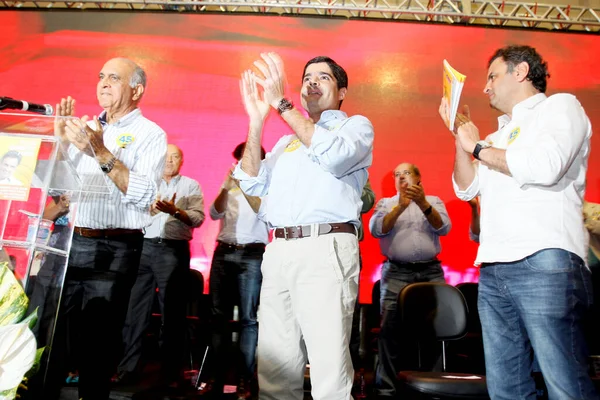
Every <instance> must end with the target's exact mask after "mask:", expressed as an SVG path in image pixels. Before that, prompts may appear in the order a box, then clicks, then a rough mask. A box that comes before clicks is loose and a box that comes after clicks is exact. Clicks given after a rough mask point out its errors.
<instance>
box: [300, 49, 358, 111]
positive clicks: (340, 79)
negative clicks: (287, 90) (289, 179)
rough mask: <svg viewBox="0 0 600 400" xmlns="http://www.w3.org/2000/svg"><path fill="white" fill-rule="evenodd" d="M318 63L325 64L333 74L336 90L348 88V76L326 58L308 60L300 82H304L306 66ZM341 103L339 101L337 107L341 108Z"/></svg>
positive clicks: (340, 67)
mask: <svg viewBox="0 0 600 400" xmlns="http://www.w3.org/2000/svg"><path fill="white" fill-rule="evenodd" d="M318 63H326V64H327V65H328V66H329V69H331V72H332V73H333V77H334V78H335V80H336V81H337V87H338V89H342V88H346V89H347V88H348V74H347V73H346V71H345V70H344V68H342V66H341V65H339V64H338V63H336V62H335V61H333V60H332V59H331V58H329V57H327V56H318V57H315V58H313V59H311V60H308V62H307V63H306V65H305V66H304V71H302V78H301V79H302V81H304V75H305V74H306V68H308V66H309V65H311V64H318ZM342 101H343V100H340V104H339V105H338V107H341V106H342Z"/></svg>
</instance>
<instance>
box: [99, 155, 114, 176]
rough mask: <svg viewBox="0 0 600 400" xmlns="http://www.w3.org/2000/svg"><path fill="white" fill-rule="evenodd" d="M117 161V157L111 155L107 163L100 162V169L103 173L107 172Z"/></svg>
mask: <svg viewBox="0 0 600 400" xmlns="http://www.w3.org/2000/svg"><path fill="white" fill-rule="evenodd" d="M116 162H117V157H115V156H112V158H111V159H110V160H108V162H107V163H104V164H100V169H101V170H102V172H104V173H105V174H108V173H109V172H110V171H112V169H113V167H114V166H115V163H116Z"/></svg>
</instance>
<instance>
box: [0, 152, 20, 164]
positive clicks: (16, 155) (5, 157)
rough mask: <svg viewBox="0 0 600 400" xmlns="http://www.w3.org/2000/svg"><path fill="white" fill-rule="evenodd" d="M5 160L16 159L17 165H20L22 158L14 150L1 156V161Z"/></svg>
mask: <svg viewBox="0 0 600 400" xmlns="http://www.w3.org/2000/svg"><path fill="white" fill-rule="evenodd" d="M7 158H16V159H17V161H18V162H19V164H21V159H22V158H23V156H22V155H21V153H19V152H18V151H16V150H9V151H7V152H6V153H4V155H3V156H2V161H4V160H5V159H7Z"/></svg>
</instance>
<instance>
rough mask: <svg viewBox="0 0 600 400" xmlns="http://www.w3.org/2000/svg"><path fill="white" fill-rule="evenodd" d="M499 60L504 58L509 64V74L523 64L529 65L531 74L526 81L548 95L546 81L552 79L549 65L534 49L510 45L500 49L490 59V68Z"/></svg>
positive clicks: (528, 74)
mask: <svg viewBox="0 0 600 400" xmlns="http://www.w3.org/2000/svg"><path fill="white" fill-rule="evenodd" d="M497 58H502V60H503V61H504V62H505V63H506V64H507V66H508V72H513V70H514V69H515V67H516V66H517V65H519V64H520V63H522V62H526V63H527V64H529V72H528V73H527V76H526V79H527V80H528V81H530V82H531V84H532V85H533V87H534V88H536V90H537V91H538V92H540V93H546V85H547V82H546V80H547V79H548V78H550V74H549V73H548V63H547V62H546V61H544V60H543V59H542V56H541V55H540V54H539V53H538V52H537V51H536V50H535V49H534V48H533V47H531V46H521V45H510V46H506V47H503V48H501V49H498V50H496V52H495V53H494V55H493V56H492V57H490V60H489V61H488V68H489V67H490V65H492V63H493V62H494V60H496V59H497Z"/></svg>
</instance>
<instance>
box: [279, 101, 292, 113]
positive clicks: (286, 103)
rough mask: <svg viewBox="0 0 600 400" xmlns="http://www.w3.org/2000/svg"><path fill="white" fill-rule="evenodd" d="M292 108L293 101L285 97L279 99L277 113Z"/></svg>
mask: <svg viewBox="0 0 600 400" xmlns="http://www.w3.org/2000/svg"><path fill="white" fill-rule="evenodd" d="M292 108H294V103H292V102H291V101H289V100H288V99H286V98H285V97H284V98H283V99H281V100H279V104H277V112H278V113H279V115H281V114H283V113H284V112H286V111H289V110H291V109H292Z"/></svg>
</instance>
